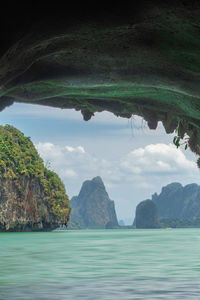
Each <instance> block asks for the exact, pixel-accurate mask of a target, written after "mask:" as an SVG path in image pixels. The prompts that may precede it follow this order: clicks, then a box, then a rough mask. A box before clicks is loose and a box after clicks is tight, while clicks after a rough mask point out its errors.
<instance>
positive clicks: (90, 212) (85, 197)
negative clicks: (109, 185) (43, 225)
mask: <svg viewBox="0 0 200 300" xmlns="http://www.w3.org/2000/svg"><path fill="white" fill-rule="evenodd" d="M70 206H71V209H72V211H71V216H70V223H71V224H73V223H76V224H77V225H78V226H80V227H81V228H92V229H95V228H116V227H118V222H117V217H116V212H115V206H114V201H111V200H110V199H109V196H108V193H107V192H106V189H105V186H104V184H103V181H102V179H101V178H100V177H95V178H93V179H92V180H87V181H85V182H84V183H83V185H82V188H81V190H80V193H79V195H78V196H76V197H73V198H72V199H71V201H70Z"/></svg>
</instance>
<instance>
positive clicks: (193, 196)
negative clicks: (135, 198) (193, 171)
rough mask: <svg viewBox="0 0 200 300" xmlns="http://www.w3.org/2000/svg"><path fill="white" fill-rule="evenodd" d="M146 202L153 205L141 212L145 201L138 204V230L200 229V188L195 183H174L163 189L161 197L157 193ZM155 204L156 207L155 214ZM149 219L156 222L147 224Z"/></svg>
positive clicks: (136, 218)
mask: <svg viewBox="0 0 200 300" xmlns="http://www.w3.org/2000/svg"><path fill="white" fill-rule="evenodd" d="M146 201H149V203H152V205H151V206H149V207H146V210H145V209H144V208H143V210H139V208H140V206H141V203H144V201H142V202H141V203H140V204H138V206H137V208H136V217H135V220H134V225H136V228H153V227H154V228H158V227H160V228H165V227H172V228H176V227H200V186H199V185H197V184H195V183H192V184H188V185H186V186H182V185H181V184H180V183H178V182H173V183H171V184H168V185H167V186H165V187H163V188H162V190H161V193H160V194H159V195H158V194H157V193H155V194H153V195H152V199H151V200H146ZM150 201H151V202H150ZM153 203H154V205H155V207H156V209H154V213H153V212H152V206H153ZM143 206H144V205H143ZM147 219H152V220H153V219H154V222H153V221H152V223H150V224H147V223H148V222H146V221H147ZM138 220H140V222H139V221H138ZM141 220H142V221H141ZM156 223H157V224H158V226H156V225H155V224H156Z"/></svg>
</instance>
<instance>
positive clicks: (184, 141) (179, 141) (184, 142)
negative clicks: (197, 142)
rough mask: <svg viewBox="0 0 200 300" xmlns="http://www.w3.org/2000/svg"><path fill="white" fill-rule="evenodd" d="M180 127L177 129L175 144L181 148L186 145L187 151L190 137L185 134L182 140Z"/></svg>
mask: <svg viewBox="0 0 200 300" xmlns="http://www.w3.org/2000/svg"><path fill="white" fill-rule="evenodd" d="M179 125H180V123H179V124H178V126H177V127H176V129H175V132H176V134H177V135H176V136H175V137H174V138H173V144H174V145H175V146H176V147H177V148H179V147H180V146H182V145H184V149H185V150H187V148H188V145H189V137H188V136H187V134H184V136H183V138H181V136H180V135H179Z"/></svg>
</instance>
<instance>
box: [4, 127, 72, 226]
mask: <svg viewBox="0 0 200 300" xmlns="http://www.w3.org/2000/svg"><path fill="white" fill-rule="evenodd" d="M0 176H2V177H3V178H5V179H12V180H14V181H15V186H16V187H17V189H18V192H19V194H21V193H22V187H21V185H20V178H21V177H23V176H24V177H28V178H30V179H34V178H35V179H37V180H38V181H39V183H40V185H41V187H42V190H43V191H44V200H45V201H48V202H49V206H50V210H51V213H53V214H54V215H55V216H57V217H59V219H60V221H61V222H63V223H64V221H65V220H66V218H67V217H68V216H69V212H70V207H69V199H68V196H67V195H66V191H65V187H64V185H63V183H62V181H61V180H60V178H59V177H58V175H57V174H56V173H54V172H52V171H50V170H48V169H47V168H45V166H44V163H43V160H42V159H41V157H40V156H39V155H38V153H37V150H36V149H35V147H34V145H33V143H32V142H31V140H30V138H29V137H25V136H24V134H23V133H22V132H20V131H19V130H18V129H16V128H14V127H13V126H10V125H6V126H4V127H3V126H0Z"/></svg>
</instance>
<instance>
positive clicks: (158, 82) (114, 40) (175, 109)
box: [0, 0, 200, 154]
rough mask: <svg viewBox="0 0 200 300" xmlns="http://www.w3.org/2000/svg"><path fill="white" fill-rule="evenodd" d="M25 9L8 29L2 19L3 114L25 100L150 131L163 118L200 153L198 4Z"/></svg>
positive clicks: (0, 75) (181, 1)
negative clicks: (133, 120)
mask: <svg viewBox="0 0 200 300" xmlns="http://www.w3.org/2000/svg"><path fill="white" fill-rule="evenodd" d="M94 2H95V3H96V7H95V5H94ZM88 3H89V4H88ZM20 8H22V7H20ZM20 8H18V7H14V9H16V10H15V12H13V15H12V17H10V18H9V22H11V25H9V24H8V21H7V20H6V19H5V22H4V21H1V22H4V23H5V24H6V26H7V27H6V28H7V30H8V36H6V37H5V38H3V43H2V45H3V46H2V47H1V54H2V56H1V59H0V96H1V98H0V107H1V109H3V108H4V107H5V106H6V105H10V104H11V103H13V102H26V103H39V104H42V105H49V106H55V107H60V108H75V109H76V110H81V112H82V114H83V117H84V119H85V120H89V119H90V118H91V117H92V116H93V115H94V113H95V112H97V111H103V110H107V111H111V112H113V113H114V114H115V115H117V116H122V117H126V118H129V117H131V116H132V115H133V114H136V115H140V116H142V117H144V119H145V120H147V122H148V125H149V127H150V128H152V129H155V128H156V126H157V122H158V121H159V120H160V121H162V122H163V124H164V127H165V129H166V132H167V133H170V132H173V130H174V129H175V128H176V127H177V124H179V132H178V134H179V135H180V136H183V134H184V133H185V132H187V133H188V135H189V136H190V137H191V141H190V147H191V149H192V151H194V152H196V153H198V154H199V153H200V150H199V146H198V144H200V131H199V129H200V20H199V19H200V18H199V15H200V6H199V3H198V1H187V0H174V1H169V0H168V1H158V0H157V1H156V0H153V1H143V0H142V1H140V3H139V4H137V5H136V4H134V3H132V4H129V6H126V3H123V4H119V5H117V3H116V4H115V7H111V6H109V4H108V3H107V4H106V6H104V5H103V3H101V2H99V3H98V1H97V2H96V1H93V2H90V1H89V2H87V4H86V3H85V2H84V4H82V6H80V7H79V8H80V12H78V7H77V5H75V6H74V8H72V9H71V8H69V9H68V10H67V11H66V10H65V9H64V8H63V7H62V6H60V5H59V4H56V5H53V6H51V5H50V4H49V5H48V6H46V5H45V7H42V5H41V3H40V5H37V4H36V3H35V4H33V3H32V2H31V1H30V3H29V6H26V8H27V11H26V13H25V14H24V15H23V14H22V10H21V9H20ZM31 12H32V15H33V16H32V15H31ZM5 15H6V14H5ZM16 16H17V17H16ZM20 16H21V18H20ZM6 17H7V16H6ZM13 18H14V20H17V22H16V25H15V26H14V23H13V24H12V22H14V21H13ZM10 20H12V21H10Z"/></svg>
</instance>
